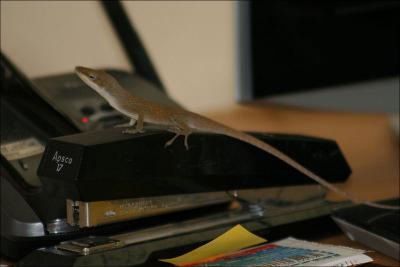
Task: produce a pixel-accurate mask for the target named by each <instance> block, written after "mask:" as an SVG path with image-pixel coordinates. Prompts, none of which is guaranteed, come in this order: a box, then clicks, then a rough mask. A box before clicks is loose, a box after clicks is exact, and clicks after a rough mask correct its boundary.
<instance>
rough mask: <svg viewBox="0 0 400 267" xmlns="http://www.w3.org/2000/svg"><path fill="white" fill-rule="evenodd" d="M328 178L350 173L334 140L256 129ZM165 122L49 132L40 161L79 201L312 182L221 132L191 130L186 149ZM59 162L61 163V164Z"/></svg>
mask: <svg viewBox="0 0 400 267" xmlns="http://www.w3.org/2000/svg"><path fill="white" fill-rule="evenodd" d="M254 135H255V136H256V137H258V138H260V139H262V140H264V141H265V142H268V143H270V144H271V145H273V146H274V147H276V148H278V149H280V150H282V151H283V152H285V153H287V154H288V155H289V156H291V157H293V158H294V159H296V160H298V161H299V162H300V163H301V164H303V165H304V166H306V167H307V168H309V169H310V170H312V171H314V172H315V173H317V174H319V175H320V176H322V177H324V178H325V179H327V180H328V181H331V182H341V181H344V180H345V179H346V178H347V177H348V176H349V175H350V173H351V170H350V167H349V165H348V164H347V162H346V160H345V159H344V157H343V155H342V153H341V151H340V149H339V147H338V145H337V144H336V142H334V141H332V140H326V139H319V138H311V137H304V136H290V135H277V134H254ZM172 136H173V134H172V133H169V132H165V131H160V130H147V131H146V132H145V133H141V134H136V135H130V134H123V133H122V130H121V129H111V130H103V131H95V132H87V133H81V134H75V135H69V136H63V137H58V138H54V139H51V140H49V142H48V144H47V147H46V150H45V152H44V156H43V158H42V161H41V163H40V166H39V169H38V175H39V177H40V179H41V180H42V182H43V185H44V189H45V190H46V192H47V193H48V194H51V195H56V196H58V197H65V198H69V199H73V200H80V201H99V200H109V199H121V198H133V197H153V196H161V195H168V194H189V193H199V192H211V191H225V190H237V189H249V188H259V187H269V186H284V185H295V184H305V183H313V181H312V180H311V179H309V178H307V177H305V176H304V175H303V174H301V173H299V172H298V171H297V170H295V169H293V168H292V167H290V166H288V165H287V164H286V163H284V162H282V161H280V160H279V159H277V158H275V157H274V156H272V155H270V154H268V153H265V152H264V151H262V150H260V149H258V148H256V147H254V146H252V145H249V144H246V143H244V142H242V141H239V140H235V139H233V138H231V137H227V136H223V135H217V134H200V133H196V134H192V135H191V136H190V137H189V147H190V148H189V150H186V149H185V146H184V145H183V138H178V139H177V140H176V141H175V143H174V144H172V145H171V146H170V147H167V148H164V144H165V142H166V141H168V140H169V139H170V138H171V137H172ZM57 170H58V171H57Z"/></svg>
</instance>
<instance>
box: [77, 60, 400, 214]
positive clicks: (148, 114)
mask: <svg viewBox="0 0 400 267" xmlns="http://www.w3.org/2000/svg"><path fill="white" fill-rule="evenodd" d="M75 71H76V73H77V75H78V76H79V77H80V78H81V79H82V81H83V82H84V83H86V84H87V85H88V86H89V87H90V88H92V89H93V90H95V91H96V92H97V93H99V94H100V95H101V96H102V97H103V98H104V99H106V101H107V102H108V103H109V104H110V105H111V106H112V107H113V108H115V109H116V110H117V111H119V112H121V113H122V114H124V115H125V116H127V117H128V118H130V119H131V120H130V122H129V123H128V125H127V126H131V128H130V129H127V130H125V131H124V133H137V132H143V123H144V122H147V123H152V124H156V125H161V126H164V127H167V129H168V130H169V131H171V132H174V133H175V136H174V137H173V138H172V139H171V140H169V141H168V142H166V144H165V146H169V145H171V144H172V143H173V142H174V141H175V139H176V138H177V137H179V136H180V135H183V136H184V143H185V146H186V149H188V137H189V135H190V134H191V133H192V132H207V133H215V134H223V135H226V136H230V137H232V138H235V139H239V140H241V141H243V142H246V143H248V144H250V145H253V146H256V147H258V148H259V149H261V150H264V151H265V152H267V153H270V154H271V155H273V156H275V157H277V158H279V159H280V160H282V161H284V162H286V163H287V164H289V165H290V166H292V167H293V168H295V169H296V170H298V171H299V172H301V173H303V174H305V175H306V176H308V177H309V178H311V179H313V180H314V181H316V182H317V183H319V184H320V185H322V186H324V187H325V188H327V189H330V190H332V191H334V192H336V193H338V194H340V195H343V196H345V197H346V198H348V199H349V200H351V201H353V202H355V203H363V204H366V205H369V206H372V207H377V208H384V209H399V208H400V207H398V206H389V205H383V204H378V203H374V202H368V201H360V200H358V199H357V198H355V197H353V196H352V195H350V194H349V193H347V192H345V191H343V190H341V189H339V188H337V187H336V186H334V185H332V184H331V183H329V182H327V181H325V180H324V179H323V178H321V177H319V176H318V175H316V174H315V173H313V172H312V171H310V170H308V169H307V168H305V167H304V166H302V165H301V164H299V163H298V162H297V161H295V160H294V159H292V158H290V157H289V156H287V155H286V154H284V153H283V152H281V151H279V150H278V149H276V148H274V147H273V146H271V145H269V144H267V143H265V142H263V141H261V140H259V139H257V138H255V137H253V136H251V135H249V134H246V133H243V132H241V131H237V130H235V129H233V128H230V127H228V126H225V125H223V124H220V123H217V122H215V121H213V120H210V119H208V118H206V117H203V116H201V115H199V114H196V113H193V112H190V111H187V110H184V109H179V108H173V107H167V106H162V105H160V104H156V103H153V102H150V101H147V100H145V99H142V98H140V97H137V96H134V95H132V94H130V93H129V92H128V91H127V90H125V89H124V88H122V86H121V85H120V84H119V83H118V82H117V80H116V79H114V77H112V76H111V75H109V74H108V73H106V72H104V71H101V70H94V69H90V68H85V67H76V68H75ZM133 127H134V128H133Z"/></svg>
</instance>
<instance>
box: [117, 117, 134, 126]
mask: <svg viewBox="0 0 400 267" xmlns="http://www.w3.org/2000/svg"><path fill="white" fill-rule="evenodd" d="M135 124H136V119H133V118H131V119H130V121H129V122H128V123H122V124H117V125H115V126H114V128H124V127H133V126H135Z"/></svg>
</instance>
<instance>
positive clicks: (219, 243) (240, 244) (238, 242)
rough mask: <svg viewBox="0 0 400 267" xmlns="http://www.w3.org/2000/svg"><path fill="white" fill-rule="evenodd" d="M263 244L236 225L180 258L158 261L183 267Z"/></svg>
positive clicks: (261, 239)
mask: <svg viewBox="0 0 400 267" xmlns="http://www.w3.org/2000/svg"><path fill="white" fill-rule="evenodd" d="M264 242H267V240H265V239H264V238H261V237H259V236H256V235H255V234H252V233H250V232H249V231H247V230H246V229H245V228H244V227H243V226H241V225H239V224H238V225H236V226H235V227H233V228H231V229H230V230H229V231H227V232H225V233H224V234H222V235H220V236H219V237H217V238H215V239H214V240H212V241H210V242H208V243H207V244H205V245H203V246H201V247H198V248H196V249H194V250H192V251H190V252H188V253H186V254H184V255H182V256H179V257H176V258H171V259H162V260H160V261H164V262H168V263H172V264H175V265H178V266H184V265H188V264H189V263H192V262H197V261H199V260H202V259H205V258H209V257H213V256H217V255H222V254H226V253H231V252H235V251H238V250H241V249H243V248H245V247H250V246H254V245H257V244H261V243H264Z"/></svg>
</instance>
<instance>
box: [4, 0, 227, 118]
mask: <svg viewBox="0 0 400 267" xmlns="http://www.w3.org/2000/svg"><path fill="white" fill-rule="evenodd" d="M124 6H125V7H126V10H127V12H128V14H129V15H130V18H131V20H132V22H133V23H134V24H135V26H136V28H137V30H138V32H139V34H140V36H141V38H142V41H143V42H144V44H145V46H146V48H147V50H148V52H149V54H150V56H151V58H152V60H153V62H154V64H155V66H156V68H157V70H158V72H159V74H160V76H161V79H162V81H163V82H164V84H165V86H166V87H167V89H168V92H169V93H170V95H171V96H172V97H173V98H175V99H176V100H177V101H179V102H180V103H182V104H183V105H185V106H186V107H188V108H189V109H192V110H194V111H199V112H204V111H210V110H218V109H221V108H224V107H226V106H229V105H231V104H232V103H234V74H233V72H234V35H233V32H234V29H233V25H234V24H233V15H234V10H233V3H232V2H202V1H199V2H194V1H189V2H172V1H171V2H170V1H168V2H167V1H165V2H156V1H143V2H141V1H128V2H124ZM1 50H2V51H3V52H4V53H5V54H6V55H8V56H9V57H10V58H11V59H12V60H13V61H14V62H15V63H16V64H17V65H18V66H19V67H20V68H21V69H22V70H23V71H24V72H25V73H26V74H27V75H28V76H29V77H37V76H42V75H48V74H55V73H60V72H67V71H72V70H73V68H74V66H76V65H86V66H92V67H117V68H122V69H130V66H129V63H128V61H127V59H126V57H125V55H124V52H123V50H122V48H121V46H120V44H119V42H118V40H117V38H116V36H115V34H114V33H113V30H112V28H111V26H110V25H109V23H108V21H107V18H106V15H105V13H104V12H103V10H102V8H101V6H100V4H99V3H98V2H94V1H76V2H74V1H53V2H52V1H35V2H34V1H26V2H22V1H1Z"/></svg>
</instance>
